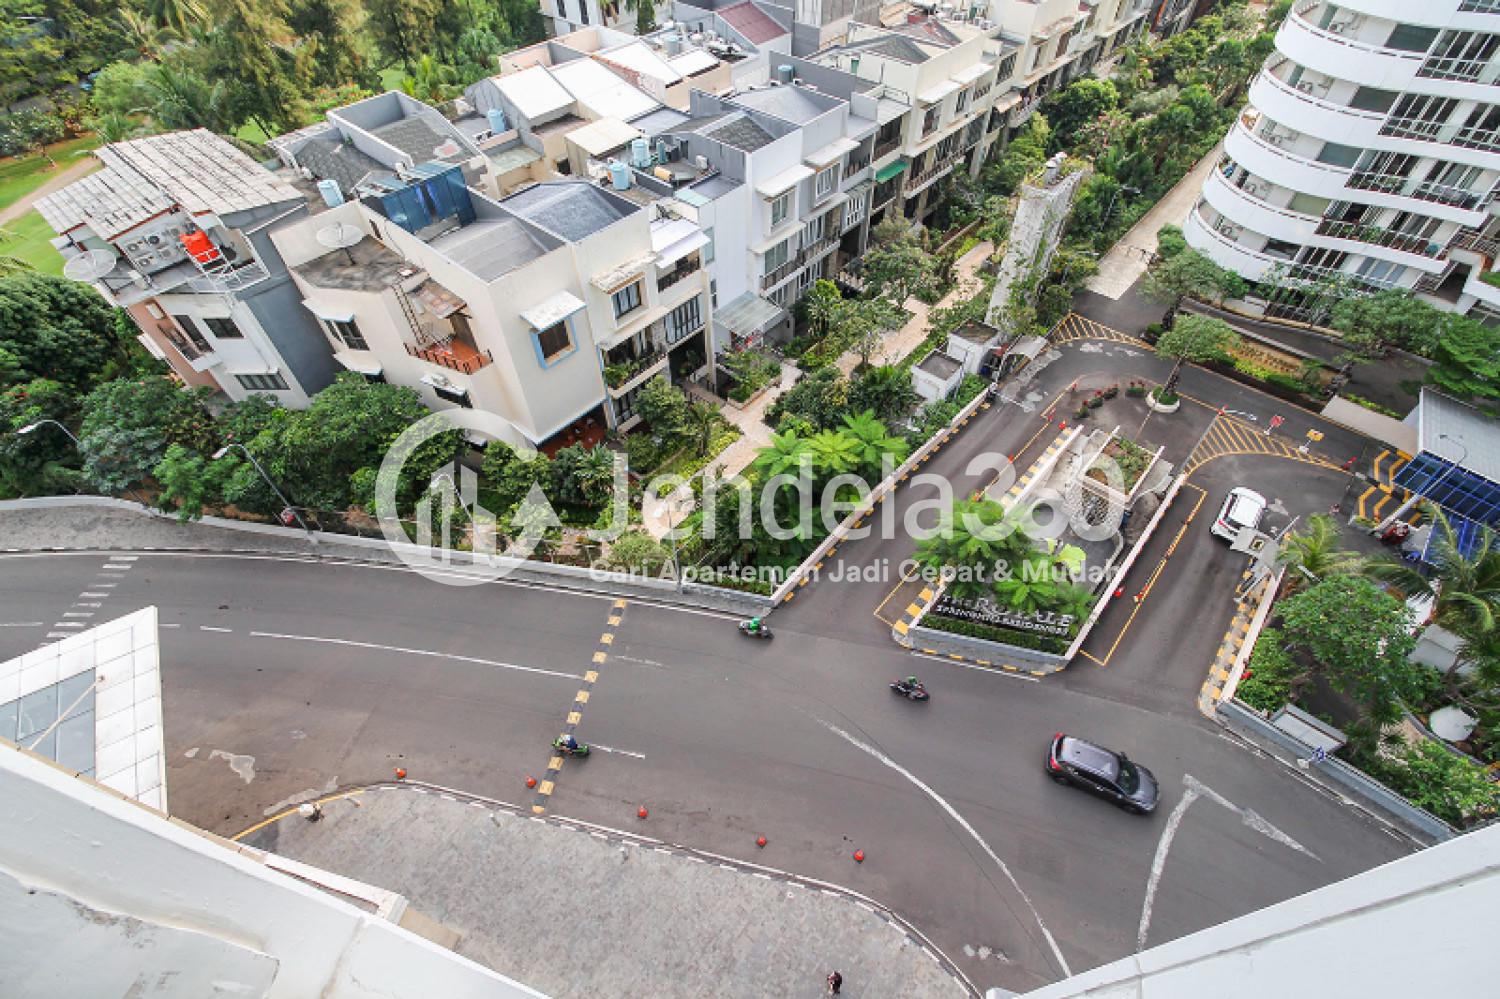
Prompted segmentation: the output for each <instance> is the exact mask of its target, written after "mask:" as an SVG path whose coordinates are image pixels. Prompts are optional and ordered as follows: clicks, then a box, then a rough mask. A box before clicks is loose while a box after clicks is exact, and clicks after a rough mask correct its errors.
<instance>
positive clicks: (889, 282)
mask: <svg viewBox="0 0 1500 999" xmlns="http://www.w3.org/2000/svg"><path fill="white" fill-rule="evenodd" d="M860 267H861V271H862V273H863V274H864V277H865V280H866V281H868V282H869V285H870V290H871V291H872V292H873V293H874V295H876V296H877V297H880V298H884V299H887V300H888V301H890V303H891V304H892V305H894V306H896V307H897V308H900V307H902V306H904V305H905V304H906V300H907V299H908V298H910V297H911V296H913V295H920V294H922V293H924V292H927V291H931V290H932V289H933V288H935V287H937V274H936V266H935V263H934V260H933V257H932V254H930V253H928V252H927V251H926V250H924V249H923V248H922V243H921V241H920V239H919V238H918V237H917V236H916V235H915V234H914V233H912V232H910V231H907V232H904V233H903V234H902V235H900V236H898V237H897V238H895V239H892V240H890V241H888V242H885V243H880V244H878V245H876V246H874V247H872V248H871V249H869V250H867V251H866V252H865V255H864V257H863V259H862V262H861V264H860Z"/></svg>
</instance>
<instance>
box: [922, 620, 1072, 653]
mask: <svg viewBox="0 0 1500 999" xmlns="http://www.w3.org/2000/svg"><path fill="white" fill-rule="evenodd" d="M921 627H923V628H931V629H932V630H933V631H946V632H947V633H948V634H950V635H963V636H964V637H966V638H980V639H984V640H985V641H990V642H1000V643H1002V644H1004V645H1013V646H1015V647H1016V648H1018V649H1034V650H1036V651H1037V652H1050V653H1052V654H1053V655H1059V656H1060V655H1062V654H1063V653H1065V652H1067V651H1068V645H1069V641H1068V639H1066V638H1059V637H1057V636H1056V635H1038V634H1037V633H1036V632H1033V631H1017V630H1016V629H1014V628H1000V627H996V626H995V625H992V624H985V623H984V622H982V621H965V620H962V619H960V618H954V617H943V616H942V615H940V614H928V615H927V616H926V617H924V618H922V622H921Z"/></svg>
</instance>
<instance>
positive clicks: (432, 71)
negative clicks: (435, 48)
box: [401, 54, 458, 104]
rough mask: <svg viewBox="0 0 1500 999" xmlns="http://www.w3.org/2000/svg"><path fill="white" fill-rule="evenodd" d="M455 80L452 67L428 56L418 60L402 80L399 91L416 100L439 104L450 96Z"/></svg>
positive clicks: (455, 76) (455, 75)
mask: <svg viewBox="0 0 1500 999" xmlns="http://www.w3.org/2000/svg"><path fill="white" fill-rule="evenodd" d="M457 79H458V77H457V74H456V73H455V72H454V70H453V67H452V66H449V65H446V64H445V63H441V62H439V61H438V60H437V59H435V58H433V56H432V55H430V54H428V55H424V56H422V57H421V58H420V59H418V60H417V61H416V64H415V65H414V66H413V67H412V71H411V73H410V74H409V75H407V76H406V77H405V78H404V79H402V81H401V89H402V90H403V91H405V92H406V93H408V94H410V95H411V96H413V97H415V98H417V99H418V100H423V101H426V102H428V103H429V104H441V103H442V102H443V101H446V100H447V99H448V97H449V96H450V95H451V94H452V92H453V89H454V85H455V84H456V82H457Z"/></svg>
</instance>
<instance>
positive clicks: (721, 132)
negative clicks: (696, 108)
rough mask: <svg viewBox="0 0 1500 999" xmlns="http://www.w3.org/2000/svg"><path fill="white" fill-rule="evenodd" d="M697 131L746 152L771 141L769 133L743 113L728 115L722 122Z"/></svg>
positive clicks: (750, 151)
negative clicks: (710, 127)
mask: <svg viewBox="0 0 1500 999" xmlns="http://www.w3.org/2000/svg"><path fill="white" fill-rule="evenodd" d="M699 131H700V132H701V133H702V134H703V135H706V136H707V137H708V138H710V139H714V140H716V141H718V142H722V143H724V145H726V146H733V147H734V148H735V149H739V150H743V151H744V152H747V153H753V152H755V150H757V149H759V148H760V147H761V146H766V145H770V143H771V136H770V134H769V133H768V132H767V131H766V130H765V129H763V128H761V127H760V126H759V125H757V124H756V123H755V122H754V121H751V120H750V118H748V117H747V116H745V115H743V114H736V115H730V116H729V117H727V118H726V119H725V120H724V123H723V124H721V125H718V126H716V127H714V128H712V129H709V130H703V129H699Z"/></svg>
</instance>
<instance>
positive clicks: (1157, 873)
mask: <svg viewBox="0 0 1500 999" xmlns="http://www.w3.org/2000/svg"><path fill="white" fill-rule="evenodd" d="M1182 785H1183V788H1184V790H1183V792H1182V800H1181V801H1179V802H1177V807H1176V808H1174V809H1172V814H1171V815H1169V816H1167V824H1166V826H1165V828H1163V829H1162V831H1161V839H1159V840H1157V842H1156V856H1155V857H1153V858H1152V860H1151V876H1150V877H1149V878H1148V879H1147V880H1146V898H1145V901H1143V902H1142V903H1141V923H1140V926H1139V927H1137V929H1136V934H1135V947H1136V951H1137V952H1140V951H1143V950H1145V949H1146V934H1147V933H1148V932H1150V930H1151V909H1152V907H1153V905H1155V903H1156V889H1157V886H1158V885H1160V884H1161V872H1162V869H1163V868H1164V867H1166V864H1167V853H1168V852H1169V851H1170V850H1171V849H1172V840H1173V839H1175V838H1176V836H1177V827H1178V826H1180V825H1181V824H1182V817H1183V815H1185V814H1186V813H1187V810H1188V806H1189V805H1191V804H1192V803H1193V802H1194V801H1197V800H1198V798H1199V797H1200V796H1201V797H1206V798H1208V799H1210V800H1211V801H1214V802H1217V803H1218V804H1220V805H1223V806H1224V807H1225V808H1227V809H1229V810H1230V811H1231V812H1234V813H1235V814H1237V815H1238V816H1239V817H1240V820H1241V821H1242V822H1244V823H1245V825H1247V826H1249V827H1250V828H1251V829H1254V830H1255V831H1256V832H1258V833H1260V834H1261V835H1263V836H1267V837H1269V838H1271V839H1273V840H1275V841H1276V842H1278V843H1280V844H1282V845H1283V846H1289V847H1291V848H1292V849H1293V850H1297V851H1298V852H1300V853H1305V854H1307V855H1308V856H1309V857H1312V858H1313V859H1314V860H1317V859H1319V858H1318V855H1317V854H1315V853H1313V852H1312V851H1311V850H1309V849H1308V848H1307V847H1305V846H1303V845H1302V844H1301V843H1298V842H1297V841H1296V840H1294V839H1292V837H1290V836H1288V835H1287V834H1286V833H1284V832H1282V831H1281V830H1280V829H1277V828H1276V827H1275V826H1273V825H1271V823H1269V822H1267V821H1266V820H1265V819H1264V818H1262V817H1261V816H1260V815H1259V814H1258V813H1256V812H1253V811H1251V810H1250V809H1248V808H1241V807H1240V806H1239V805H1236V804H1235V803H1234V802H1232V801H1230V800H1229V799H1228V798H1226V797H1224V796H1223V795H1222V794H1220V793H1219V792H1218V791H1215V790H1214V789H1213V788H1211V787H1209V786H1208V785H1207V784H1205V783H1203V782H1202V781H1200V780H1199V779H1198V778H1196V777H1194V776H1193V775H1192V774H1183V775H1182Z"/></svg>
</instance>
